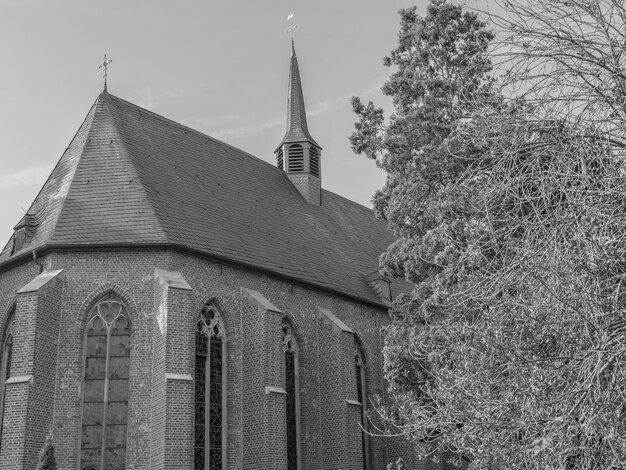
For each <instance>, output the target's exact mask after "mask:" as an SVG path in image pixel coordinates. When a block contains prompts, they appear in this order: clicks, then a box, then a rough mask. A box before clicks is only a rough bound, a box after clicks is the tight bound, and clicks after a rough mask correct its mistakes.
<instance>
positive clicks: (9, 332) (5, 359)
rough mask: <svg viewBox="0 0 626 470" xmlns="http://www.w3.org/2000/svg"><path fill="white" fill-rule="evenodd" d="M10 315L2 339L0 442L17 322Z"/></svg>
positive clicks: (0, 363)
mask: <svg viewBox="0 0 626 470" xmlns="http://www.w3.org/2000/svg"><path fill="white" fill-rule="evenodd" d="M12 316H13V315H12V314H11V315H10V316H9V321H8V322H7V326H6V329H5V332H4V338H3V341H2V356H0V361H1V362H0V443H1V438H2V425H3V423H4V404H5V392H6V381H7V380H8V379H9V377H10V376H11V362H12V360H13V324H14V323H15V322H14V321H13V318H12Z"/></svg>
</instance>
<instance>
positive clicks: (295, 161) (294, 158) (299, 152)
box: [288, 144, 304, 172]
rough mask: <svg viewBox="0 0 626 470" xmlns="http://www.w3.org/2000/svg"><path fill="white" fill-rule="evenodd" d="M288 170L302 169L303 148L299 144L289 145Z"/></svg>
mask: <svg viewBox="0 0 626 470" xmlns="http://www.w3.org/2000/svg"><path fill="white" fill-rule="evenodd" d="M288 161H289V171H291V172H294V171H304V148H303V147H302V145H300V144H292V145H290V146H289V156H288Z"/></svg>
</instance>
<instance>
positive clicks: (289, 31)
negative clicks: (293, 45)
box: [287, 12, 298, 37]
mask: <svg viewBox="0 0 626 470" xmlns="http://www.w3.org/2000/svg"><path fill="white" fill-rule="evenodd" d="M293 15H294V13H293V12H291V15H289V16H288V17H287V21H288V22H289V28H288V29H287V34H291V37H293V30H294V29H296V28H297V27H298V25H297V24H296V23H295V21H294V19H293Z"/></svg>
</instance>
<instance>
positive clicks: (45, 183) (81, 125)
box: [18, 95, 100, 233]
mask: <svg viewBox="0 0 626 470" xmlns="http://www.w3.org/2000/svg"><path fill="white" fill-rule="evenodd" d="M99 99H100V95H98V97H97V98H96V101H94V102H93V104H92V105H91V108H89V111H88V112H87V115H86V116H85V118H84V119H83V122H81V123H80V126H78V129H77V130H76V132H75V133H74V136H73V137H72V138H71V139H70V143H69V144H67V147H65V150H63V153H62V154H61V157H60V158H59V159H58V160H57V162H56V164H55V165H54V168H52V171H51V172H50V174H49V175H48V177H47V178H46V181H44V183H43V184H42V185H41V188H39V192H38V193H37V195H36V196H35V197H34V198H33V202H32V203H31V205H30V206H29V207H28V210H27V211H26V213H25V214H24V216H23V217H22V218H21V219H20V221H21V220H22V219H24V217H25V216H26V214H27V213H28V212H29V211H30V210H31V209H32V208H33V206H34V205H35V202H36V201H37V199H38V198H39V196H40V195H41V193H42V192H43V190H44V189H45V187H46V185H47V184H48V182H49V181H50V179H51V178H52V175H53V174H54V170H56V169H57V167H58V166H59V164H60V163H61V161H62V160H63V157H65V155H66V154H67V151H68V150H69V148H70V147H71V146H72V143H73V142H74V140H76V137H78V134H79V132H80V131H81V129H82V128H83V126H84V125H85V123H86V122H87V119H89V116H91V122H90V123H89V129H88V130H87V136H89V133H90V132H91V126H92V124H93V117H94V115H95V109H94V108H95V107H96V105H97V104H98V100H99ZM84 150H85V142H83V148H82V149H81V155H82V153H83V151H84ZM78 161H80V158H79V159H78ZM77 167H78V162H77V163H76V166H75V167H74V172H76V168H77ZM73 179H74V178H73V175H72V180H73ZM72 180H70V186H71V181H72ZM69 191H70V188H67V192H68V193H69ZM66 195H67V193H66ZM61 210H63V207H61ZM61 210H60V211H59V213H58V214H57V217H56V220H55V221H54V224H53V226H52V227H51V228H50V233H54V229H55V228H56V225H57V222H58V221H59V216H60V215H61ZM18 224H19V222H18Z"/></svg>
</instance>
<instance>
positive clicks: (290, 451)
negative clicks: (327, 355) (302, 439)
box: [283, 323, 300, 470]
mask: <svg viewBox="0 0 626 470" xmlns="http://www.w3.org/2000/svg"><path fill="white" fill-rule="evenodd" d="M283 351H284V359H285V392H286V397H285V416H286V420H287V470H298V439H299V429H298V427H299V422H298V421H299V417H298V405H299V403H298V390H299V388H300V387H299V385H298V355H297V353H298V351H297V347H296V343H295V341H294V336H293V333H292V331H291V328H290V327H289V326H288V325H287V324H284V323H283Z"/></svg>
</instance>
